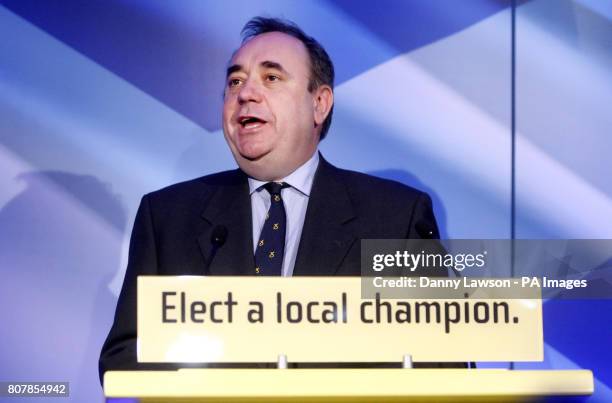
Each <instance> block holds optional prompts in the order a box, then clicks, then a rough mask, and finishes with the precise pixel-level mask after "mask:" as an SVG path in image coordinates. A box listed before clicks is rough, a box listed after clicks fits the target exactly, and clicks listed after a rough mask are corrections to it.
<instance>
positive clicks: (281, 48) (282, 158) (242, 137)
mask: <svg viewBox="0 0 612 403" xmlns="http://www.w3.org/2000/svg"><path fill="white" fill-rule="evenodd" d="M229 66H230V67H229V68H228V77H227V82H226V86H225V95H224V103H223V132H224V134H225V139H226V140H227V143H228V144H229V147H230V149H231V151H232V154H233V155H234V158H235V159H236V162H237V163H238V165H239V166H240V168H241V169H242V170H243V171H244V172H246V173H247V174H248V175H250V176H252V177H254V178H256V179H259V180H265V181H271V180H279V179H282V178H283V177H285V176H287V175H289V174H290V173H291V172H293V171H294V170H295V169H297V168H298V167H299V166H300V165H302V164H303V163H304V162H306V161H307V160H308V159H309V158H310V157H311V156H312V154H313V153H314V151H315V150H316V148H317V144H318V141H319V130H317V129H315V123H319V122H317V121H318V120H320V119H319V117H318V114H317V109H320V108H318V107H317V102H318V101H317V91H314V92H313V93H310V92H309V91H308V81H309V77H310V58H309V56H308V52H307V50H306V48H305V46H304V45H303V44H302V42H300V41H299V40H298V39H296V38H293V37H292V36H289V35H286V34H283V33H280V32H269V33H265V34H261V35H258V36H256V37H254V38H252V39H251V40H249V41H248V42H246V43H245V44H244V45H243V46H242V47H241V48H240V49H238V51H237V52H236V53H235V54H234V56H233V57H232V59H231V61H230V63H229Z"/></svg>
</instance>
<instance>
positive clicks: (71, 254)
mask: <svg viewBox="0 0 612 403" xmlns="http://www.w3.org/2000/svg"><path fill="white" fill-rule="evenodd" d="M16 180H17V181H23V182H24V183H25V185H26V187H25V189H24V190H23V191H22V192H21V193H20V194H18V195H17V196H16V197H14V198H13V199H12V200H10V201H9V202H8V203H7V204H6V205H5V206H4V207H3V208H2V209H1V210H0V268H1V270H2V278H3V281H2V285H0V298H1V300H2V302H1V303H2V306H3V309H2V313H1V315H2V318H0V320H1V321H2V323H3V332H2V333H3V343H2V346H0V362H2V366H1V367H0V379H7V380H22V381H28V380H29V381H68V382H70V400H71V401H79V402H83V401H92V397H95V396H99V397H100V400H101V399H102V391H101V390H100V386H99V383H98V374H97V368H98V365H97V360H98V355H99V351H100V348H101V345H102V343H103V341H104V340H103V339H104V337H105V336H106V333H107V332H108V329H109V327H110V324H111V320H112V314H113V308H114V305H115V300H116V299H115V296H114V295H113V294H112V293H111V292H110V290H109V288H108V283H109V282H110V280H111V279H112V278H113V276H114V275H115V272H116V271H117V269H118V268H119V267H118V266H119V262H120V258H121V256H120V255H121V245H122V240H123V232H124V231H125V225H126V213H125V211H124V207H123V206H122V203H121V201H120V199H119V198H118V196H117V195H115V194H113V193H112V192H111V189H110V187H109V186H108V185H106V184H104V183H102V182H101V181H100V180H99V179H97V178H95V177H93V176H88V175H77V174H73V173H66V172H57V171H39V172H29V173H26V174H22V175H20V176H19V177H18V178H16Z"/></svg>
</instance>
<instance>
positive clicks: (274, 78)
mask: <svg viewBox="0 0 612 403" xmlns="http://www.w3.org/2000/svg"><path fill="white" fill-rule="evenodd" d="M266 79H267V80H268V81H272V82H274V81H278V80H280V77H279V76H275V75H274V74H269V75H268V76H267V77H266Z"/></svg>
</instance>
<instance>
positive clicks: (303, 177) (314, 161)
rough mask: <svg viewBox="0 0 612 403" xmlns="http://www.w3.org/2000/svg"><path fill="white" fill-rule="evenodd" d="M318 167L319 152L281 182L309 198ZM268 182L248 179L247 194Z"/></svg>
mask: <svg viewBox="0 0 612 403" xmlns="http://www.w3.org/2000/svg"><path fill="white" fill-rule="evenodd" d="M318 166H319V152H318V151H315V152H314V153H313V154H312V157H310V159H309V160H308V161H306V162H305V163H304V164H302V166H300V167H299V168H298V169H296V170H295V171H293V172H292V173H290V174H289V175H288V176H287V177H285V178H283V179H282V180H281V182H285V183H287V184H289V185H290V186H291V187H292V188H294V189H297V190H298V191H300V192H301V193H303V194H304V195H306V196H310V191H311V190H312V182H313V181H314V176H315V172H317V167H318ZM266 183H268V182H264V181H260V180H257V179H255V178H251V177H249V194H251V195H252V194H253V192H255V191H257V190H259V189H260V188H261V187H262V186H263V185H265V184H266Z"/></svg>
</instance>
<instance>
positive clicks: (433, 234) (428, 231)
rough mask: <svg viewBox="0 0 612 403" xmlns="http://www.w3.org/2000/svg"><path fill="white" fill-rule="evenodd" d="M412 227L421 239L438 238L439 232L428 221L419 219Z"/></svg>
mask: <svg viewBox="0 0 612 403" xmlns="http://www.w3.org/2000/svg"><path fill="white" fill-rule="evenodd" d="M414 228H415V229H416V231H417V234H419V236H420V237H421V238H422V239H439V238H440V234H439V233H438V229H437V228H436V227H435V226H434V225H432V224H431V223H430V222H427V221H423V220H420V221H418V222H417V223H416V224H415V225H414Z"/></svg>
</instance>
